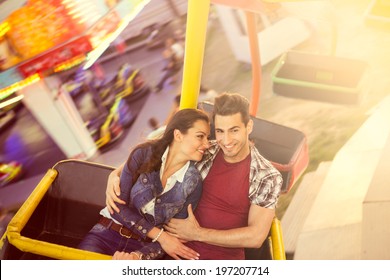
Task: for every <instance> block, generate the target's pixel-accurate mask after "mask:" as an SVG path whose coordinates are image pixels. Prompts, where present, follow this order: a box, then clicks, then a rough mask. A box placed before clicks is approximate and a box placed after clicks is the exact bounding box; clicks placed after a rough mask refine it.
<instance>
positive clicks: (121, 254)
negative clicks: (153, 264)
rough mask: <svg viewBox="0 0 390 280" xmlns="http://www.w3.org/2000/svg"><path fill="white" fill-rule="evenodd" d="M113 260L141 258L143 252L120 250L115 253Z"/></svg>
mask: <svg viewBox="0 0 390 280" xmlns="http://www.w3.org/2000/svg"><path fill="white" fill-rule="evenodd" d="M112 259H113V260H140V259H141V253H139V252H131V253H126V252H119V251H116V252H115V254H114V255H113V256H112Z"/></svg>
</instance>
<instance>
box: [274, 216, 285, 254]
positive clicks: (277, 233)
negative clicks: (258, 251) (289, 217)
mask: <svg viewBox="0 0 390 280" xmlns="http://www.w3.org/2000/svg"><path fill="white" fill-rule="evenodd" d="M271 239H272V240H271V241H272V255H273V259H274V260H285V259H286V253H285V251H284V243H283V233H282V226H281V223H280V221H279V219H278V218H277V217H275V218H274V219H273V220H272V225H271Z"/></svg>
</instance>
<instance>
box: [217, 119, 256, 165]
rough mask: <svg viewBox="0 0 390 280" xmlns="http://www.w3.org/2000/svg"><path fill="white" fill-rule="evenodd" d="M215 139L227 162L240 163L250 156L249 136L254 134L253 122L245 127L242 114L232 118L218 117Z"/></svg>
mask: <svg viewBox="0 0 390 280" xmlns="http://www.w3.org/2000/svg"><path fill="white" fill-rule="evenodd" d="M214 123H215V138H216V140H217V142H218V145H219V146H220V147H221V149H222V151H223V153H224V158H225V160H226V161H227V162H231V163H234V162H239V161H242V160H243V159H245V158H246V156H247V155H248V154H249V152H250V149H249V134H250V133H251V132H252V128H253V121H252V120H250V121H249V122H248V124H247V126H245V124H244V123H243V122H242V118H241V114H240V113H236V114H234V115H230V116H221V115H216V116H215V119H214Z"/></svg>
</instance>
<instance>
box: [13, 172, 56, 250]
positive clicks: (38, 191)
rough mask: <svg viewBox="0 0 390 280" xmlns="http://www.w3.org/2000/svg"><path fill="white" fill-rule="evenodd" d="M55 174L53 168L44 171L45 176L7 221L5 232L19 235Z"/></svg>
mask: <svg viewBox="0 0 390 280" xmlns="http://www.w3.org/2000/svg"><path fill="white" fill-rule="evenodd" d="M57 174H58V172H57V171H56V170H54V169H49V170H48V171H47V172H46V174H45V176H44V177H43V178H42V179H41V181H40V182H39V183H38V185H37V186H36V187H35V189H34V191H33V192H32V193H31V194H30V196H29V197H28V198H27V200H26V201H25V203H23V205H22V206H21V207H20V209H19V210H18V212H17V213H16V214H15V216H14V217H13V218H12V220H11V221H10V222H9V224H8V227H7V232H17V233H19V235H20V232H21V231H22V229H23V228H24V226H25V225H26V223H27V221H28V220H29V219H30V217H31V215H32V213H33V212H34V210H35V208H37V206H38V204H39V202H40V201H41V200H42V198H43V196H44V195H45V194H46V192H47V190H48V189H49V188H50V186H51V184H52V183H53V181H54V179H55V178H56V177H57ZM10 242H11V240H10ZM11 243H12V242H11Z"/></svg>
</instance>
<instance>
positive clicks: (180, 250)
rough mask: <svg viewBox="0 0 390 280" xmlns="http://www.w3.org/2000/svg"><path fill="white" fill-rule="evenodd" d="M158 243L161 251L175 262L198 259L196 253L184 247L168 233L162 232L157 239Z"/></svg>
mask: <svg viewBox="0 0 390 280" xmlns="http://www.w3.org/2000/svg"><path fill="white" fill-rule="evenodd" d="M159 243H160V245H161V247H162V248H163V250H164V251H165V252H166V253H167V254H168V255H169V256H171V257H172V258H174V259H175V260H181V259H187V260H198V259H199V254H198V253H197V252H196V251H194V250H192V249H191V248H189V247H187V246H185V245H184V244H183V243H182V242H181V241H180V240H179V239H178V238H176V237H174V236H172V235H171V234H170V233H166V232H163V234H162V235H161V237H160V238H159Z"/></svg>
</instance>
